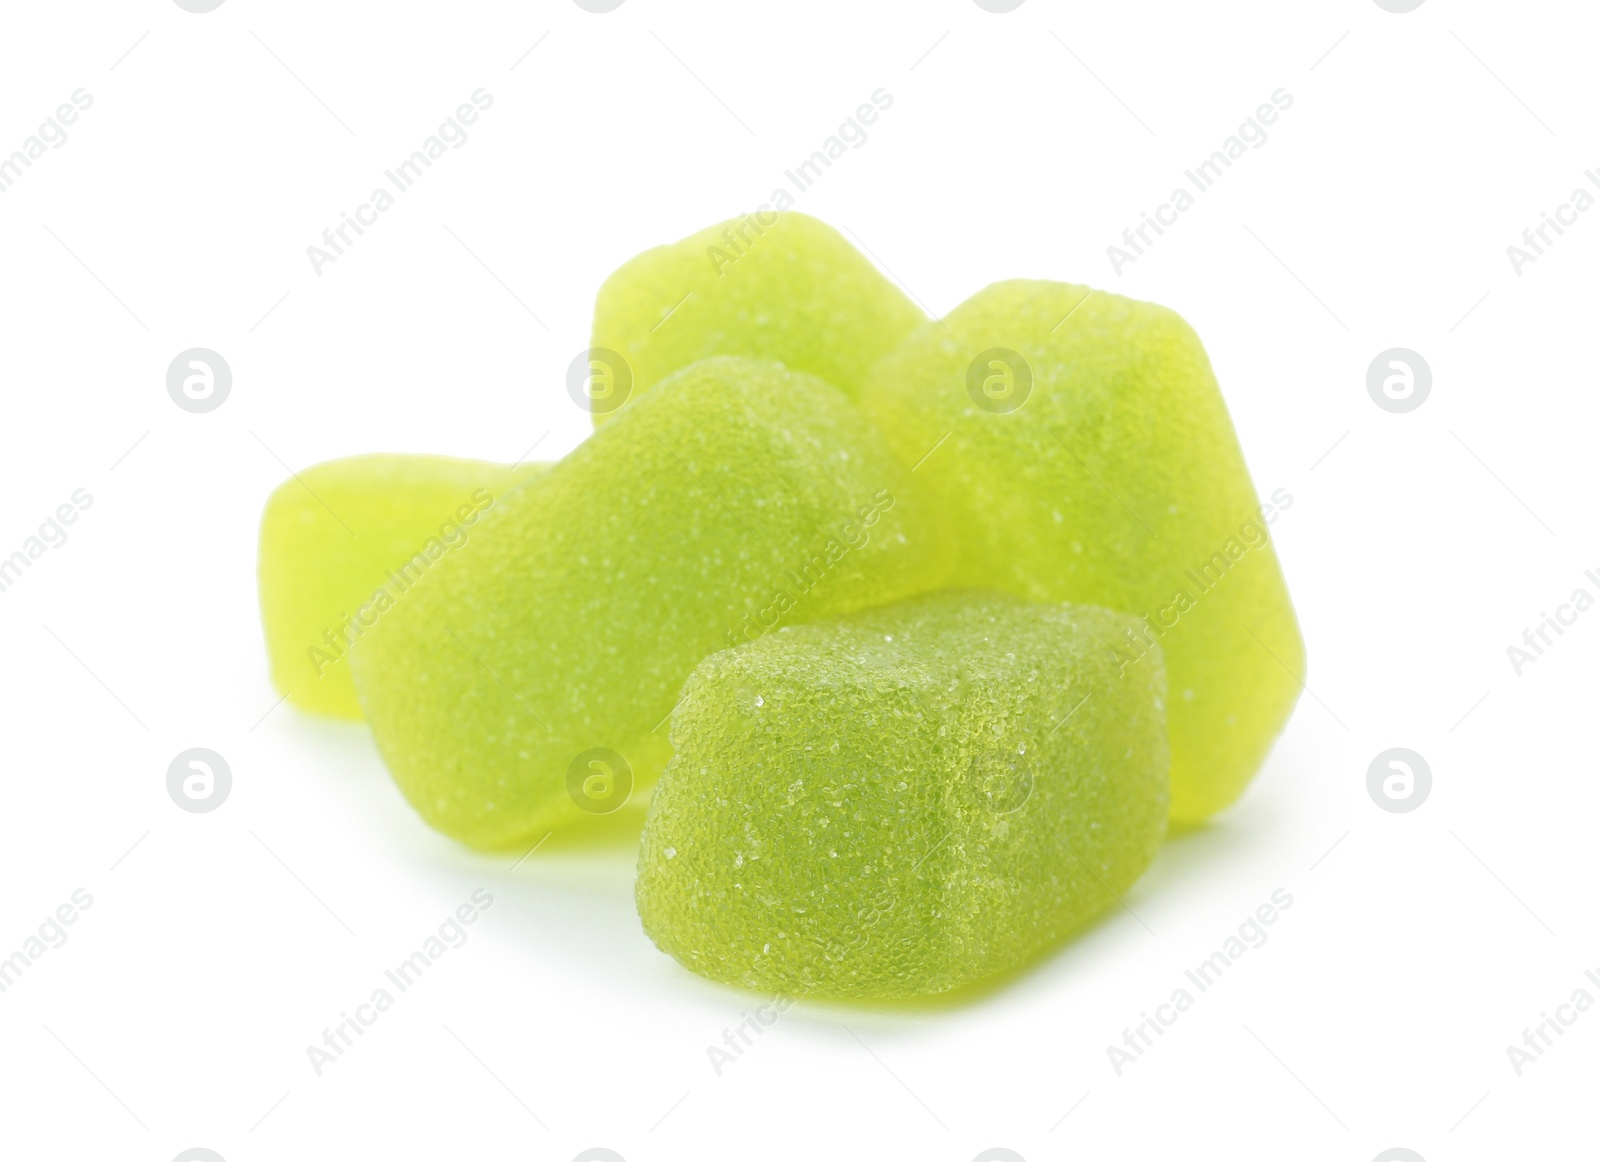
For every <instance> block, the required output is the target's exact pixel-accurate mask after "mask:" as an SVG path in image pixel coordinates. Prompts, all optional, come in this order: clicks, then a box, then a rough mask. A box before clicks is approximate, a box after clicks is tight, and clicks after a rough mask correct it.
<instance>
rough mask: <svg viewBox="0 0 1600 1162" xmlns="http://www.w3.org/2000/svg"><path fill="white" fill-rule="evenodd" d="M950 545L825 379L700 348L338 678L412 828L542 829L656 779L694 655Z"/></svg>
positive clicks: (505, 838) (852, 599) (929, 578)
mask: <svg viewBox="0 0 1600 1162" xmlns="http://www.w3.org/2000/svg"><path fill="white" fill-rule="evenodd" d="M949 552H950V549H949V545H948V544H947V542H946V540H945V538H944V536H943V532H942V528H941V527H940V526H939V524H938V523H936V521H935V519H934V517H933V516H932V514H931V513H930V511H929V510H928V509H927V507H926V506H925V504H924V502H923V501H922V500H921V498H920V497H919V495H918V494H917V493H916V492H915V491H914V490H913V487H912V485H911V482H910V477H909V474H908V473H906V472H905V470H904V469H903V468H901V467H900V466H899V465H898V464H897V463H896V461H895V459H894V457H893V455H892V454H891V453H890V452H889V449H888V447H887V445H886V444H885V443H884V442H883V439H882V437H881V435H879V434H878V432H877V431H876V430H875V429H874V428H873V427H872V425H870V424H868V423H866V422H865V421H864V420H863V419H862V417H861V415H860V413H859V412H857V411H856V410H855V408H854V407H852V406H851V404H850V402H849V401H848V400H847V399H845V397H844V396H843V395H842V394H841V393H840V392H839V391H837V390H836V389H834V388H832V387H830V386H828V385H827V384H825V383H823V382H822V381H820V380H817V379H814V378H812V377H810V376H805V375H798V374H795V373H793V372H790V371H787V370H785V369H783V368H782V367H779V366H778V365H776V364H770V363H759V362H755V361H752V360H747V359H736V358H722V359H711V360H706V361H704V362H701V363H698V364H695V365H693V366H691V367H688V368H686V369H684V370H683V371H682V372H679V373H678V374H676V375H674V376H672V377H670V378H669V379H667V380H666V381H664V382H662V383H661V384H660V385H659V386H658V387H657V388H656V389H655V390H653V391H651V392H650V393H648V394H647V395H645V396H644V397H643V398H641V399H639V400H637V401H636V402H635V403H634V404H633V405H631V406H630V407H629V408H628V409H627V410H626V411H625V412H623V413H622V414H620V415H619V416H617V418H616V420H615V421H614V422H613V423H610V424H607V425H606V426H605V427H604V428H602V429H600V430H599V431H597V432H595V433H594V435H592V436H591V437H590V438H589V439H588V440H587V441H585V442H584V443H583V444H582V445H580V446H579V447H578V448H577V449H576V450H575V451H573V452H572V453H571V454H570V455H569V456H568V457H567V458H566V459H565V460H563V461H562V462H561V463H560V464H558V465H557V466H556V467H555V468H553V469H552V470H551V471H550V472H549V473H548V474H547V475H545V476H544V477H542V478H541V479H539V480H537V481H535V482H533V483H532V484H530V485H529V486H528V487H526V488H524V489H522V490H520V491H518V492H516V493H515V494H513V495H512V496H510V497H508V498H507V499H506V500H505V501H504V502H503V503H501V504H497V505H496V506H495V507H494V509H493V510H491V512H490V513H489V514H488V515H487V516H486V517H485V518H484V520H483V521H482V522H481V524H480V527H479V529H478V530H477V531H476V532H475V533H474V535H473V538H472V541H471V543H470V545H469V546H468V547H467V549H466V550H465V551H462V552H459V553H452V554H450V555H449V556H448V557H447V558H446V559H445V560H443V561H441V562H440V563H439V564H438V565H437V566H436V567H435V568H434V569H433V570H431V571H430V572H429V573H428V575H427V576H426V577H425V578H423V580H422V581H421V582H420V583H419V584H418V585H417V586H416V587H415V588H414V589H413V590H412V591H411V592H409V593H408V594H406V596H405V597H404V598H403V599H402V600H400V601H398V602H396V604H395V606H394V608H393V609H392V610H390V611H389V612H387V613H386V614H384V616H383V618H382V620H381V621H380V622H379V624H378V625H377V626H375V627H374V628H373V629H372V630H369V631H368V632H367V634H366V635H365V636H364V637H363V638H361V640H360V641H359V642H357V644H356V649H355V654H354V659H355V665H356V684H357V687H358V689H359V691H360V693H361V700H362V705H363V706H364V708H365V709H366V712H367V717H368V719H369V720H370V722H371V724H372V729H373V733H374V735H375V737H376V739H377V742H378V745H379V748H380V749H381V751H382V753H383V757H384V759H385V761H386V762H387V763H388V765H389V769H390V771H391V772H392V773H393V775H394V778H395V781H396V782H397V783H398V784H399V786H400V788H401V790H402V791H403V792H404V793H405V795H406V797H407V798H408V799H409V800H410V801H411V803H412V805H413V806H414V807H416V809H417V810H418V812H420V813H421V814H422V816H423V817H424V818H425V819H426V820H427V821H428V822H429V823H430V824H432V825H433V826H434V827H436V828H438V829H439V830H440V831H443V832H445V833H446V834H448V835H452V836H455V837H456V838H458V839H461V840H463V841H464V842H467V843H470V844H473V845H476V846H483V847H492V846H503V845H507V844H510V843H514V842H517V841H521V840H527V839H538V838H539V837H540V836H541V835H542V834H543V833H544V830H545V829H546V828H550V827H555V826H559V825H562V824H569V823H573V822H577V821H579V820H581V819H583V818H585V812H592V813H606V812H609V811H611V810H612V809H614V808H616V807H617V806H619V805H620V804H621V803H622V801H623V800H624V799H625V798H626V797H627V793H628V789H629V787H630V785H631V786H632V787H633V788H634V789H638V788H642V787H643V785H645V784H646V783H648V782H651V781H653V779H654V777H655V775H656V774H657V773H658V772H659V770H660V767H661V764H662V763H663V762H664V761H665V757H666V753H667V728H666V725H665V720H666V718H667V716H668V714H669V713H670V712H671V710H672V708H673V705H674V703H675V702H676V701H677V696H678V691H679V690H680V688H681V687H682V685H683V681H684V679H685V678H686V677H687V676H688V674H689V673H690V671H691V670H693V669H694V667H695V666H696V665H697V664H698V663H699V662H700V660H701V659H702V658H704V657H705V656H706V655H707V654H710V653H712V652H714V651H716V650H719V649H722V648H724V647H726V646H728V645H729V644H730V643H732V642H736V641H739V640H742V639H743V638H745V637H746V636H754V635H756V634H759V633H760V632H762V630H763V628H765V627H770V626H772V625H777V624H782V623H788V622H791V621H796V620H801V619H806V618H815V617H821V616H827V615H830V614H835V613H840V612H845V611H851V610H855V609H859V608H862V607H865V606H868V605H873V604H878V603H881V602H885V601H892V600H895V599H897V598H900V597H905V596H909V595H911V594H914V593H918V592H922V591H924V590H927V589H930V588H934V587H936V586H938V585H939V584H941V583H942V581H943V579H944V577H945V576H946V575H947V573H948V569H949Z"/></svg>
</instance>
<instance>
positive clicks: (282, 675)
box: [257, 454, 549, 718]
mask: <svg viewBox="0 0 1600 1162" xmlns="http://www.w3.org/2000/svg"><path fill="white" fill-rule="evenodd" d="M548 467H549V465H547V464H523V465H520V466H517V467H508V466H507V465H504V464H491V463H489V462H487V461H484V460H455V459H451V458H449V457H447V456H411V455H387V454H378V455H370V456H349V457H346V458H344V459H341V460H329V461H326V462H325V463H322V464H315V465H313V466H312V467H310V468H307V469H305V470H304V471H302V472H300V473H298V474H296V475H295V476H294V477H292V478H291V479H289V480H286V481H284V483H283V484H281V485H279V486H278V488H277V490H276V491H274V492H273V494H272V496H271V497H269V498H268V500H267V507H266V510H265V511H264V512H263V513H262V514H261V552H260V559H259V562H258V565H257V572H258V577H259V583H260V590H261V624H262V628H263V629H264V631H265V633H266V638H267V655H268V658H269V659H270V661H271V665H272V680H273V683H274V684H275V685H276V686H277V687H278V689H279V690H280V691H281V692H282V693H283V694H285V695H286V696H287V697H288V699H289V701H290V702H292V703H293V704H294V705H296V706H298V707H300V708H301V709H303V710H311V711H315V712H316V713H318V714H332V715H337V716H339V717H341V718H360V717H361V706H360V703H359V702H358V701H357V699H356V690H355V686H354V684H353V683H352V682H351V680H350V666H349V664H348V662H347V661H346V658H347V656H348V653H349V649H350V646H351V645H352V644H353V643H354V642H355V641H356V639H357V638H359V637H361V636H362V635H364V634H365V633H367V632H368V631H369V630H370V629H371V628H372V626H374V625H375V624H377V622H378V620H379V619H380V618H382V617H383V616H385V614H386V612H387V610H388V608H389V607H390V606H391V605H392V604H393V603H394V602H395V601H396V600H398V599H399V598H400V597H401V595H402V594H404V593H405V592H406V591H407V590H409V589H410V587H411V586H412V585H414V584H416V582H417V581H418V579H420V578H421V577H422V576H423V575H424V574H426V573H427V572H429V571H430V570H431V569H433V567H434V566H435V565H436V564H437V563H438V562H439V561H440V560H441V559H443V558H444V557H445V556H446V555H448V554H450V553H453V552H456V551H458V550H459V549H460V548H461V546H462V545H463V544H465V543H466V541H467V540H468V538H470V537H471V536H472V535H474V531H475V530H474V526H475V525H476V524H477V522H478V519H479V518H480V517H481V516H483V514H484V513H485V512H486V511H488V509H489V508H490V507H491V506H493V505H494V504H496V503H498V502H499V501H500V500H501V499H502V498H503V497H504V495H505V494H506V492H508V491H509V490H510V489H512V488H514V487H516V486H517V485H518V484H520V483H521V482H523V481H525V480H528V479H531V478H532V477H533V476H535V475H537V474H538V473H540V472H543V471H544V470H545V469H546V468H548Z"/></svg>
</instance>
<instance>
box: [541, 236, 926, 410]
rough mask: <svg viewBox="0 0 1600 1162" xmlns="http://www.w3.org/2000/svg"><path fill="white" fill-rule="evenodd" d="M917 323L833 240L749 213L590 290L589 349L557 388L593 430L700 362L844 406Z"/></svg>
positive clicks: (642, 258)
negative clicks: (840, 396) (829, 392)
mask: <svg viewBox="0 0 1600 1162" xmlns="http://www.w3.org/2000/svg"><path fill="white" fill-rule="evenodd" d="M926 319H927V316H925V315H924V314H923V313H922V311H920V310H919V309H918V308H917V307H916V305H915V304H914V303H912V302H911V300H910V299H908V298H906V296H905V295H904V294H902V293H901V292H900V290H899V288H897V287H896V286H895V285H894V284H893V283H891V282H890V281H889V280H888V279H886V278H884V277H883V275H881V274H879V273H878V270H877V268H876V267H875V266H873V265H872V263H871V262H869V261H868V260H867V259H866V258H865V257H864V256H863V255H862V254H861V253H860V251H858V250H856V248H855V247H853V246H851V245H850V243H848V242H846V241H845V240H844V238H843V237H841V236H840V234H839V233H838V231H836V230H834V229H833V228H832V227H831V226H828V225H826V224H824V223H822V222H819V221H817V220H816V219H815V218H811V217H808V216H807V215H805V214H798V213H794V212H784V213H780V212H778V211H775V210H765V211H759V212H757V213H755V214H751V215H748V216H747V217H744V218H736V219H733V220H732V221H730V222H725V223H723V224H721V225H718V226H712V227H710V228H708V229H706V230H702V231H700V233H698V234H691V235H690V236H689V237H688V238H685V239H683V240H682V241H679V242H674V243H672V244H671V245H668V246H658V247H656V248H655V249H653V250H647V251H645V252H644V253H643V254H640V255H638V256H637V257H635V258H632V259H630V260H629V261H628V262H626V263H624V264H623V265H622V266H621V267H619V268H618V269H617V270H616V271H615V272H614V273H613V274H612V275H611V277H609V278H608V279H606V281H605V284H604V285H603V286H601V288H600V294H599V296H598V298H597V299H596V301H595V309H594V338H593V343H594V349H593V350H591V351H590V352H588V354H587V359H588V367H587V368H585V367H584V366H583V362H582V360H580V362H579V364H577V365H575V369H574V375H575V377H576V378H575V379H574V381H573V383H570V384H569V388H570V389H571V390H573V392H574V395H575V396H576V397H577V398H579V400H580V402H583V401H585V400H587V402H586V404H585V406H587V407H589V408H590V410H591V411H592V412H593V415H594V421H595V423H596V424H597V425H598V424H600V423H603V422H604V421H605V420H606V419H608V418H609V417H610V415H611V414H612V413H613V412H614V411H615V409H617V408H619V407H621V406H622V405H623V404H624V403H626V402H627V401H628V399H630V398H636V397H637V396H638V395H639V394H640V393H641V392H643V391H645V390H646V389H648V388H650V387H653V386H654V385H655V384H656V382H657V381H659V380H661V379H663V378H664V377H666V376H667V375H669V374H671V373H672V372H674V371H676V370H678V369H679V368H680V367H686V366H688V365H689V364H690V363H693V362H695V361H696V360H698V359H704V358H707V357H708V356H712V355H748V356H751V357H753V358H757V359H771V360H776V361H778V362H780V363H783V364H785V365H786V366H788V367H789V368H791V369H792V370H795V371H804V372H808V373H809V374H811V375H816V376H819V377H820V378H822V379H825V380H827V381H828V382H829V383H831V384H833V385H834V386H835V387H837V388H839V389H840V390H841V391H843V392H844V393H845V394H846V395H849V396H851V397H854V396H855V394H856V392H857V390H858V388H859V387H860V384H861V381H862V379H863V378H864V377H865V376H866V373H867V370H868V368H869V367H870V366H871V365H872V363H873V361H874V360H875V359H877V358H878V357H879V356H880V355H882V354H884V353H885V352H887V351H888V350H889V349H890V348H892V347H893V346H894V345H895V344H896V343H897V342H899V341H900V340H901V339H902V338H904V337H905V335H907V334H908V333H909V332H910V331H911V330H912V329H913V328H914V327H916V326H917V325H918V324H920V323H923V322H925V321H926Z"/></svg>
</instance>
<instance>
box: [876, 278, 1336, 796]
mask: <svg viewBox="0 0 1600 1162" xmlns="http://www.w3.org/2000/svg"><path fill="white" fill-rule="evenodd" d="M861 399H862V405H863V407H864V409H865V410H866V411H867V413H868V414H869V415H870V416H872V417H873V418H874V419H875V420H876V421H877V422H878V424H879V425H880V427H881V428H882V430H883V432H884V434H885V436H886V437H887V438H888V439H889V441H890V443H891V444H892V445H893V446H894V449H895V451H896V453H897V454H898V455H899V456H900V458H901V461H902V462H903V463H905V464H906V465H907V466H908V467H910V466H912V465H920V466H919V467H918V468H917V471H916V479H917V481H918V483H919V484H922V485H925V486H926V487H927V488H928V489H929V490H930V492H931V493H933V494H934V495H936V496H937V497H938V498H939V501H940V507H941V512H942V513H944V514H946V515H947V516H948V518H949V519H950V521H951V523H952V525H953V527H954V528H955V529H956V531H957V533H958V538H959V540H960V541H961V544H962V551H961V569H960V573H959V576H958V580H959V582H960V583H962V584H966V585H974V586H984V587H992V588H996V589H1001V590H1005V591H1007V592H1010V593H1014V594H1016V595H1018V596H1021V597H1026V598H1030V599H1034V600H1051V601H1074V602H1084V603H1087V604H1093V605H1101V606H1106V607H1108V608H1111V609H1116V610H1121V611H1123V612H1126V613H1131V614H1133V615H1135V616H1136V617H1138V618H1139V619H1140V625H1139V626H1138V627H1137V628H1136V629H1135V630H1133V631H1132V632H1130V633H1129V634H1128V635H1127V637H1126V640H1125V641H1124V643H1123V646H1122V654H1123V656H1124V658H1125V659H1131V658H1136V657H1139V656H1140V655H1142V654H1143V653H1144V652H1145V651H1147V650H1149V649H1151V648H1153V647H1154V646H1155V645H1157V644H1159V646H1160V647H1161V649H1162V650H1163V651H1164V652H1165V655H1166V665H1167V675H1168V681H1169V684H1170V689H1171V697H1170V704H1169V709H1168V717H1169V723H1170V731H1171V745H1172V811H1173V819H1174V820H1175V821H1183V822H1196V821H1199V820H1202V819H1204V818H1206V817H1207V816H1209V815H1210V814H1212V813H1213V812H1215V811H1217V810H1220V809H1221V808H1223V807H1225V806H1227V805H1228V804H1229V803H1231V802H1232V801H1233V800H1234V799H1235V798H1237V797H1238V795H1239V794H1240V793H1241V792H1242V791H1243V789H1244V787H1245V785H1246V784H1247V783H1248V782H1249V780H1250V779H1251V777H1252V776H1253V775H1254V774H1255V771H1256V769H1257V768H1258V767H1259V766H1260V765H1261V762H1262V760H1263V759H1264V757H1265V755H1266V753H1267V750H1268V749H1269V748H1270V746H1271V744H1272V741H1273V739H1274V738H1276V736H1277V734H1278V732H1279V731H1280V730H1281V729H1282V727H1283V724H1284V722H1285V721H1286V720H1287V718H1288V715H1289V712H1290V711H1291V709H1292V708H1293V706H1294V704H1295V701H1296V699H1297V698H1298V697H1299V694H1300V690H1301V689H1302V685H1301V680H1302V678H1303V676H1304V671H1305V655H1304V647H1303V644H1302V641H1301V637H1300V631H1299V627H1298V624H1297V622H1296V620H1295V615H1294V610H1293V607H1292V606H1291V605H1290V602H1289V595H1288V591H1287V589H1286V588H1285V585H1284V580H1283V575H1282V573H1281V571H1280V569H1279V566H1278V560H1277V556H1276V555H1275V553H1274V551H1273V547H1272V542H1271V540H1270V539H1269V537H1268V533H1267V526H1268V525H1269V524H1271V523H1273V522H1274V521H1275V520H1276V519H1277V517H1278V515H1279V514H1280V513H1281V512H1282V511H1283V510H1284V509H1287V508H1289V507H1290V506H1291V505H1292V504H1293V499H1294V498H1293V497H1292V495H1290V494H1289V493H1288V492H1286V491H1285V490H1283V489H1279V490H1277V491H1275V492H1273V493H1272V494H1271V496H1270V497H1268V500H1267V503H1266V504H1262V503H1261V502H1260V500H1259V499H1258V497H1257V495H1256V491H1255V488H1254V486H1253V484H1252V483H1251V480H1250V475H1249V471H1248V469H1247V468H1246V466H1245V462H1244V458H1243V456H1242V454H1241V453H1240V450H1239V444H1238V440H1237V438H1236V437H1235V435H1234V430H1233V425H1232V422H1231V421H1230V419H1229V417H1228V411H1227V407H1226V405H1225V404H1224V402H1223V399H1222V396H1221V393H1220V392H1219V390H1218V388H1217V382H1216V378H1215V376H1214V375H1213V373H1212V370H1211V364H1210V362H1209V360H1208V359H1207V357H1206V353H1205V350H1204V349H1203V348H1202V346H1201V344H1200V340H1199V338H1198V337H1197V336H1196V335H1195V333H1194V331H1193V330H1192V329H1190V327H1189V326H1188V324H1187V323H1185V322H1184V321H1183V320H1182V319H1181V318H1180V317H1179V316H1178V315H1176V314H1175V313H1173V312H1172V311H1170V310H1167V309H1166V308H1164V307H1159V306H1154V305H1152V304H1149V303H1141V302H1135V301H1133V300H1131V299H1126V298H1122V297H1121V296H1118V295H1112V294H1107V293H1105V292H1102V291H1090V290H1089V288H1087V287H1080V286H1070V285H1066V284H1062V283H1051V282H1027V281H1016V282H1003V283H997V284H995V285H994V286H991V287H989V288H987V289H985V290H983V291H981V292H980V293H978V294H977V295H975V296H973V297H972V298H971V299H969V300H967V301H966V302H965V303H963V304H962V305H961V306H959V307H957V308H956V310H954V311H953V312H952V313H951V314H950V315H949V316H948V317H947V318H946V319H945V320H944V322H943V323H942V324H937V323H935V324H928V325H926V326H924V327H922V328H920V329H919V330H918V331H916V332H915V333H914V334H913V335H912V336H911V337H910V338H908V339H907V340H905V342H903V343H902V344H901V345H900V346H899V347H897V348H896V350H895V351H894V352H893V353H891V354H890V355H889V356H887V357H885V358H884V359H883V360H882V361H880V362H879V364H878V365H877V366H876V368H875V369H874V370H873V373H872V376H871V378H870V381H869V382H868V384H867V385H866V386H865V387H864V388H863V391H862V396H861Z"/></svg>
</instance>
